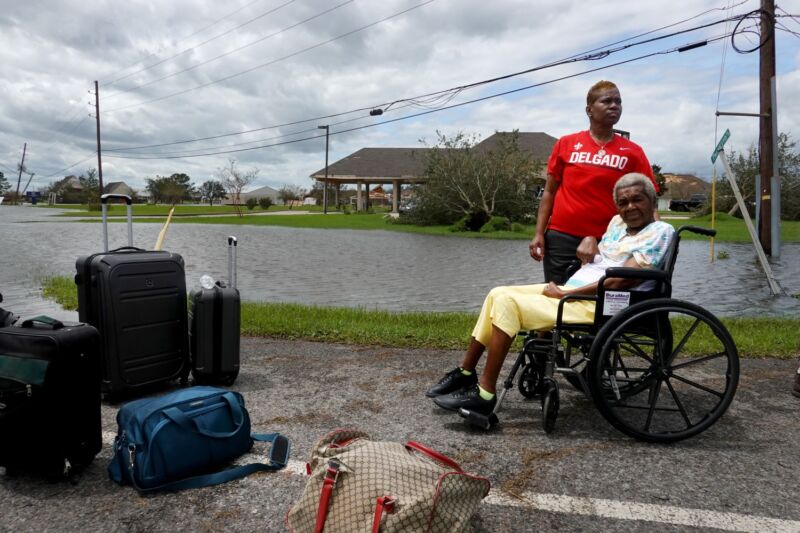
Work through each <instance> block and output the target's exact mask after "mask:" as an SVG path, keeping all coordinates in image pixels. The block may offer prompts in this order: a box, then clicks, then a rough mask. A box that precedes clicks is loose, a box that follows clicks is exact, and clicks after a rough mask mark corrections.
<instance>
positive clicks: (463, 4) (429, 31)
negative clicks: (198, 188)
mask: <svg viewBox="0 0 800 533" xmlns="http://www.w3.org/2000/svg"><path fill="white" fill-rule="evenodd" d="M286 1H287V0H262V1H260V2H255V3H251V2H247V1H245V0H239V1H237V2H236V3H228V4H225V3H220V2H211V1H209V0H172V1H170V2H159V3H156V2H152V1H147V0H131V1H128V2H121V1H113V0H106V1H101V2H83V1H80V2H79V1H78V0H48V1H47V2H45V1H44V0H34V1H28V2H13V3H10V4H11V5H9V6H6V7H5V11H4V12H3V13H1V14H0V60H1V61H2V64H3V66H4V68H3V70H2V73H1V74H0V90H1V91H2V94H3V95H4V97H3V98H2V99H0V163H2V164H4V165H6V166H9V167H12V168H13V166H14V165H15V164H16V162H18V160H19V156H20V153H21V149H22V144H23V143H25V142H27V143H28V146H29V152H30V159H29V168H30V169H31V170H32V171H34V170H35V171H36V172H37V178H36V181H35V184H38V185H46V183H47V182H49V181H53V180H54V179H56V178H58V177H60V176H61V175H63V174H66V173H80V172H82V171H84V170H85V169H86V168H90V167H92V166H94V165H95V163H94V160H92V159H90V160H89V161H86V162H83V163H81V164H79V165H77V166H76V167H75V168H73V169H70V170H68V171H65V172H63V173H61V174H56V175H54V176H52V177H50V178H45V176H46V175H47V174H50V173H55V172H56V171H58V170H60V169H62V168H64V167H66V166H68V165H71V164H73V163H75V162H77V161H79V160H81V159H84V158H87V157H90V158H91V155H92V152H93V150H94V142H95V139H94V137H95V130H94V119H93V118H88V117H87V116H86V115H87V114H88V113H90V112H92V107H91V106H90V105H89V104H88V102H89V101H90V100H93V98H94V96H93V95H91V94H88V93H87V91H88V90H93V81H94V80H95V79H97V80H99V81H100V82H101V84H104V85H101V90H100V94H101V97H102V100H101V110H103V111H104V112H103V114H102V115H101V119H102V126H101V127H102V130H101V131H102V134H103V135H102V137H103V145H104V148H106V149H113V148H124V147H130V146H141V145H148V144H160V143H169V142H173V141H176V140H184V139H193V138H201V137H208V136H216V135H220V134H223V133H228V132H237V131H244V130H250V129H255V128H264V127H267V126H271V125H277V124H283V123H287V122H293V121H298V120H304V119H309V118H313V117H321V116H324V115H329V114H335V113H340V112H344V111H348V110H352V109H358V108H363V107H367V106H371V105H378V104H381V103H385V102H391V101H393V100H395V99H399V98H405V97H409V96H414V95H419V94H424V93H427V92H431V91H437V90H440V89H444V88H448V87H452V86H457V85H460V84H464V83H470V82H474V81H478V80H481V79H486V78H491V77H494V76H498V75H502V74H506V73H510V72H514V71H519V70H523V69H526V68H530V67H532V66H535V65H541V64H544V63H546V62H550V61H553V60H556V59H559V58H563V57H566V56H569V55H571V54H574V53H577V52H581V51H584V50H588V49H591V48H595V47H597V46H601V45H607V44H608V43H612V42H615V41H618V40H620V39H625V38H628V37H631V36H633V35H636V34H639V33H642V32H645V31H649V30H653V29H655V28H658V27H660V26H663V25H666V24H669V23H672V22H677V21H680V20H682V19H685V18H688V17H690V16H693V15H696V14H698V13H701V12H703V11H705V10H707V9H711V8H718V7H723V6H724V3H720V2H714V1H711V0H703V1H696V0H671V1H666V0H654V1H652V2H622V1H610V2H605V3H602V4H587V3H586V2H581V1H578V0H574V1H560V2H555V1H546V2H536V3H533V2H530V1H527V0H504V1H502V2H485V1H482V0H436V1H435V2H433V3H431V4H429V5H426V6H424V7H421V8H419V9H416V10H413V11H410V12H409V13H406V14H404V15H402V16H399V17H396V18H393V19H391V20H389V21H386V22H383V23H381V24H378V25H376V26H374V27H371V28H369V29H367V30H364V31H361V32H357V33H354V34H352V35H349V36H347V37H344V38H342V39H339V40H335V41H333V42H331V43H328V44H325V45H323V46H318V47H315V45H317V44H319V43H322V42H324V41H326V40H329V39H333V38H335V37H336V36H338V35H341V34H344V33H346V32H349V31H352V30H354V29H357V28H359V27H361V26H365V25H367V24H370V23H372V22H374V21H376V20H379V19H381V18H384V17H387V16H389V15H391V14H393V13H396V12H399V11H401V10H403V9H407V8H409V7H411V6H414V5H417V4H418V3H420V1H421V0H383V1H381V2H374V1H368V0H356V1H354V2H352V3H350V4H348V5H345V6H343V7H341V8H340V9H336V10H334V11H332V12H331V13H329V14H327V15H325V16H323V17H320V18H318V19H315V20H313V21H310V22H308V23H305V24H301V25H299V26H297V27H296V28H293V29H290V30H287V31H285V32H283V33H280V34H278V35H275V36H273V37H270V38H268V39H264V38H265V37H266V36H268V35H270V34H273V33H276V32H279V31H280V30H282V29H284V28H287V27H288V26H290V25H292V24H296V23H298V22H299V21H302V20H304V19H307V18H309V17H312V16H314V15H315V14H317V13H320V12H322V11H323V10H326V9H330V8H332V7H334V6H336V5H338V4H339V3H341V1H337V0H330V1H323V0H297V1H295V2H292V3H290V4H289V5H286V6H285V7H283V8H280V9H277V10H276V11H275V12H274V13H272V14H270V15H267V16H263V17H261V18H258V19H257V20H254V21H253V22H252V23H249V24H246V25H244V26H242V27H241V28H239V29H236V30H235V31H232V32H231V33H229V34H227V35H225V36H224V37H221V38H218V39H214V40H213V41H211V42H209V43H207V44H204V45H202V46H199V43H201V42H203V41H205V40H208V39H211V38H212V37H214V36H216V35H219V34H221V33H223V32H226V31H227V30H230V29H232V28H235V27H236V26H239V25H242V24H244V23H245V22H247V21H248V20H250V19H255V18H256V17H258V16H259V15H261V14H263V13H265V12H267V11H268V10H271V9H275V8H277V7H278V6H280V5H281V4H283V3H285V2H286ZM248 3H250V4H251V5H249V6H248V7H246V8H245V9H242V10H241V11H240V12H238V13H236V14H235V15H233V16H231V17H229V18H226V19H225V20H223V21H221V22H220V23H218V24H215V25H213V26H211V27H209V28H207V29H205V30H204V31H202V32H198V33H197V34H196V35H192V34H193V33H194V32H196V31H197V30H199V29H201V28H204V27H206V26H209V25H210V24H211V23H212V22H214V21H215V20H217V19H220V18H221V17H223V16H225V15H227V14H229V13H231V12H233V11H235V10H237V9H239V8H241V7H243V6H245V5H247V4H248ZM755 7H757V2H756V1H755V0H750V1H749V2H748V3H747V4H746V5H742V6H739V7H737V8H736V9H735V10H734V11H735V12H737V13H743V12H745V11H747V10H749V9H754V8H755ZM722 16H724V12H723V11H716V12H713V13H709V14H706V15H704V16H703V17H701V18H698V19H696V20H695V21H692V22H689V23H687V24H685V25H684V26H682V27H689V26H691V25H693V24H698V23H702V22H708V21H711V20H715V19H718V18H720V17H722ZM723 29H724V27H723V26H719V27H716V28H712V29H709V30H706V31H704V32H701V33H698V34H696V35H695V34H693V35H691V36H685V37H680V38H676V39H671V40H669V41H665V42H663V43H656V44H654V45H651V46H650V47H641V48H637V49H636V50H630V51H626V52H620V53H619V54H616V55H613V56H611V57H609V58H608V59H606V60H603V61H594V62H588V63H580V64H576V65H568V66H562V67H558V68H555V69H549V70H546V71H542V72H537V73H532V74H527V75H524V76H520V77H518V78H515V79H513V80H507V81H504V82H501V83H497V84H493V85H492V86H487V87H483V88H479V89H473V90H470V91H465V92H463V93H462V94H459V95H457V96H456V97H455V98H454V99H453V100H452V101H451V102H450V103H457V102H462V101H465V100H468V99H471V98H476V97H480V96H486V95H489V94H492V93H495V92H500V91H503V90H509V89H513V88H517V87H522V86H525V85H530V84H534V83H541V82H546V81H548V80H552V79H554V78H557V77H560V76H565V75H569V74H574V73H577V72H581V71H583V70H585V69H588V68H594V67H598V66H601V65H603V64H608V63H610V62H613V61H618V60H622V59H625V58H632V57H634V56H635V55H638V54H641V53H646V52H648V51H656V50H660V49H665V48H668V47H673V46H679V45H682V44H685V43H687V42H692V41H693V40H697V39H700V38H701V37H702V36H713V35H716V34H718V33H720V32H721V31H722V30H723ZM187 36H190V37H187ZM259 39H262V41H261V42H258V43H256V44H252V45H251V46H246V45H248V44H250V43H253V42H254V41H256V40H259ZM777 45H778V50H779V72H778V79H779V99H780V107H779V110H780V112H779V126H780V129H781V131H787V132H790V133H794V134H795V135H794V137H795V138H796V139H797V138H798V136H800V132H799V131H798V129H799V128H798V126H800V124H798V121H800V119H798V118H797V117H800V102H797V99H793V98H789V97H788V95H791V94H800V41H798V40H797V39H796V37H794V36H792V35H789V34H787V33H785V32H779V33H778V42H777ZM243 46H246V48H243V49H242V50H240V51H237V52H233V53H230V54H228V55H226V56H225V57H223V58H221V59H218V60H214V61H211V62H209V63H208V64H206V65H202V66H199V67H197V68H193V67H195V66H196V65H198V64H199V63H202V62H206V61H209V60H211V59H212V58H214V57H216V56H218V55H221V54H226V53H227V52H230V51H232V50H234V49H236V48H239V47H243ZM306 48H310V49H309V50H308V51H305V52H303V50H304V49H306ZM187 49H188V51H186V52H185V53H182V54H179V55H176V54H178V52H181V51H183V50H187ZM722 49H723V46H722V44H721V43H717V44H714V45H711V46H708V47H705V48H700V49H697V50H693V51H691V52H688V53H687V54H680V55H671V56H656V57H653V58H650V59H648V60H645V61H640V62H636V63H631V64H628V65H624V66H620V67H615V68H612V69H608V70H604V71H601V72H597V73H593V74H589V75H585V76H580V77H577V78H572V79H567V80H564V81H560V82H558V83H554V84H551V85H544V86H542V87H539V88H535V89H531V90H527V91H524V92H520V93H516V94H514V95H509V96H506V97H502V98H496V99H491V100H487V101H485V102H482V103H479V104H474V105H470V106H465V107H461V108H458V109H454V110H450V111H443V112H439V113H434V114H431V115H427V116H422V117H418V118H414V119H410V120H407V121H402V122H397V123H394V124H391V125H384V126H379V127H374V128H368V129H363V130H359V131H354V132H350V133H347V134H343V135H337V134H336V132H337V131H341V130H343V129H345V128H349V127H354V126H358V125H366V124H372V123H375V122H376V121H378V120H384V119H391V118H394V117H398V116H403V115H405V114H410V113H414V112H419V111H422V109H421V108H413V107H409V108H406V109H401V108H400V106H398V107H396V108H394V109H393V110H392V111H390V112H387V113H386V114H385V115H384V116H382V117H379V119H376V118H372V117H369V116H368V115H367V113H366V112H361V113H359V114H355V115H348V116H343V117H339V118H330V119H320V120H318V121H311V122H307V123H304V124H299V125H294V126H283V127H280V128H274V129H268V130H264V131H258V132H253V133H250V134H246V135H241V136H232V137H225V138H220V139H214V140H208V141H204V142H202V143H186V144H180V145H176V146H168V147H162V148H151V149H142V150H141V153H142V154H158V153H161V154H167V153H176V152H179V153H180V152H186V151H190V150H195V152H193V153H200V152H198V150H200V151H202V150H206V151H208V152H215V151H225V150H236V149H241V148H247V147H250V146H254V145H259V144H272V143H277V142H281V141H286V140H291V139H294V138H297V137H305V136H314V135H322V134H323V132H322V131H321V130H316V126H317V125H318V124H322V123H328V124H331V133H333V134H334V135H332V136H331V160H333V161H335V160H336V159H338V158H341V157H344V156H346V155H348V154H349V153H351V152H353V151H355V150H357V149H359V148H362V147H364V146H418V145H419V142H418V141H419V139H421V138H425V139H427V140H428V141H429V142H433V141H434V140H435V137H436V135H435V132H436V130H441V131H443V132H446V133H455V132H458V131H464V132H467V133H476V134H479V135H482V136H484V137H485V136H487V135H490V134H491V133H492V132H494V131H495V130H508V129H512V128H519V129H521V130H528V131H545V132H547V133H550V134H551V135H554V136H558V135H562V134H565V133H568V132H570V131H574V130H578V129H583V128H585V127H586V120H585V115H584V114H583V99H584V96H585V92H586V89H587V88H588V86H589V85H591V83H593V82H594V81H596V80H598V79H601V78H606V79H613V80H615V81H616V82H617V83H618V84H619V85H620V87H621V89H622V93H623V98H624V100H625V113H624V115H623V120H622V121H621V123H620V127H622V128H624V129H630V130H631V131H632V132H633V133H634V139H635V140H636V141H637V142H639V143H640V144H642V145H643V146H644V147H645V150H646V151H647V153H648V155H649V157H650V159H651V160H652V162H654V163H658V164H660V165H662V167H663V168H664V169H665V170H667V171H675V172H684V171H694V172H697V173H698V174H701V175H704V176H708V175H710V173H711V167H710V162H709V161H708V156H709V155H710V150H711V149H712V148H713V145H714V130H715V126H717V130H718V132H717V133H718V134H721V133H720V131H719V130H722V131H724V129H725V128H726V127H730V128H731V129H732V131H733V132H734V133H733V137H732V139H731V145H732V146H733V147H734V148H736V149H738V150H742V149H746V147H747V146H749V145H750V143H752V142H754V140H755V139H756V138H757V124H755V123H754V121H748V119H736V120H722V119H720V120H719V122H717V121H716V119H715V117H714V110H715V107H716V101H717V88H718V81H719V67H720V60H721V57H722ZM174 55H176V57H174V58H172V59H169V60H168V61H164V62H163V63H161V64H159V65H157V66H153V67H152V68H146V69H144V70H142V71H141V72H136V71H137V70H141V69H143V68H144V67H147V66H149V65H153V64H154V63H156V62H157V61H160V60H161V59H164V58H169V57H171V56H174ZM289 56H291V57H289ZM283 58H285V59H283ZM757 61H758V59H757V54H750V55H739V54H734V53H732V52H731V51H730V49H728V53H727V56H726V66H725V76H724V80H723V84H722V92H721V95H720V108H724V109H735V110H748V111H754V110H756V108H757V100H758V94H757V90H758V89H757ZM265 63H271V64H269V65H267V66H263V67H259V65H263V64H265ZM184 69H191V70H188V71H187V72H183V73H180V74H177V75H174V76H173V75H172V74H173V73H176V72H178V71H180V70H184ZM250 69H252V71H251V72H248V73H244V74H241V75H237V74H238V73H241V72H244V71H246V70H250ZM127 74H132V75H130V76H128V77H126V78H125V79H123V80H120V81H119V82H118V83H115V84H111V85H109V82H111V81H113V80H115V79H116V78H119V77H121V76H124V75H127ZM229 76H234V77H232V78H230V79H228V80H226V81H222V82H219V83H213V84H211V85H208V86H207V87H204V88H199V89H194V88H195V87H197V86H199V85H203V84H209V83H211V82H214V81H215V80H220V79H222V78H225V77H229ZM159 78H164V79H163V80H161V81H157V82H154V80H157V79H159ZM141 84H148V85H146V86H143V87H141V88H138V89H134V90H131V91H128V92H122V93H120V94H117V95H116V96H115V93H117V92H119V91H124V90H125V89H130V88H133V87H135V86H137V85H141ZM182 91H185V93H184V94H180V95H176V96H171V97H170V95H172V94H174V93H178V92H182ZM152 99H160V100H157V101H153V102H151V103H145V104H141V105H139V103H140V102H143V101H147V100H152ZM123 106H131V107H129V108H127V109H121V110H118V111H113V110H114V109H116V108H120V107H123ZM348 119H356V120H353V121H352V122H348V123H344V124H340V125H336V123H337V122H339V121H341V120H348ZM306 129H310V130H312V131H310V132H306V133H298V134H296V135H294V136H290V137H286V138H278V139H276V138H275V137H278V136H280V135H290V134H292V133H294V132H299V131H302V130H306ZM251 141H252V144H241V143H247V142H251ZM112 155H113V154H112V153H110V152H109V153H107V154H106V156H104V159H103V166H104V175H105V176H107V179H109V180H117V179H124V180H126V181H129V182H130V183H131V184H133V185H134V186H138V187H142V186H143V185H144V180H145V178H147V177H151V176H154V175H156V174H161V175H164V174H170V173H172V172H186V173H187V174H189V175H190V176H192V178H193V179H194V181H196V182H198V183H200V182H202V181H205V180H206V179H209V178H210V177H211V176H212V175H213V173H214V171H215V170H216V169H217V168H218V167H220V166H222V165H224V164H225V162H226V161H227V159H228V158H229V157H235V158H237V159H238V160H239V163H240V165H242V166H244V167H252V166H257V167H259V168H260V169H261V173H260V176H259V183H258V184H259V185H263V184H269V185H273V186H280V185H282V184H284V183H294V184H298V185H302V186H306V187H307V186H309V185H310V181H309V180H308V175H309V174H310V173H311V172H313V171H315V170H316V169H318V168H320V167H321V166H322V164H323V163H324V138H321V137H320V138H317V139H313V140H309V141H306V142H298V143H294V144H286V145H282V146H275V147H270V148H263V149H259V150H252V151H243V152H238V153H233V154H219V155H214V156H207V157H194V158H184V159H141V160H134V159H119V158H114V157H112Z"/></svg>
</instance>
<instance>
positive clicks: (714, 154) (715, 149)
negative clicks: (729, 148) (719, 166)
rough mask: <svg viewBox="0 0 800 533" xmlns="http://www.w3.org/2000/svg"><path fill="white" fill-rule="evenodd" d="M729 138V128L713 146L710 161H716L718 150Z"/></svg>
mask: <svg viewBox="0 0 800 533" xmlns="http://www.w3.org/2000/svg"><path fill="white" fill-rule="evenodd" d="M730 138H731V130H725V133H723V134H722V138H721V139H720V140H719V142H718V143H717V146H716V148H714V153H713V154H711V162H712V163H716V162H717V155H718V154H719V152H720V150H722V147H723V146H725V143H726V142H728V139H730Z"/></svg>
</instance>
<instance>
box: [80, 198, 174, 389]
mask: <svg viewBox="0 0 800 533" xmlns="http://www.w3.org/2000/svg"><path fill="white" fill-rule="evenodd" d="M109 198H122V199H124V200H125V202H126V204H127V209H128V246H126V247H123V248H118V249H116V250H112V251H110V252H109V251H108V231H107V216H106V208H107V201H108V199H109ZM101 203H102V209H103V240H104V246H105V250H106V251H105V252H102V253H97V254H93V255H90V256H87V257H79V258H78V260H77V261H76V263H75V267H76V269H77V274H76V276H75V283H76V285H77V286H78V317H79V320H80V321H81V322H87V323H89V324H91V325H93V326H95V327H96V328H97V329H98V331H99V332H100V339H101V350H100V354H101V358H100V360H101V365H100V367H101V370H102V380H101V388H102V391H103V392H105V393H109V394H115V393H118V392H122V391H130V390H135V389H137V388H139V387H143V386H146V385H151V384H155V383H160V382H166V381H172V380H174V379H178V378H180V379H181V380H182V381H183V382H185V381H186V378H187V377H188V374H189V341H188V336H187V335H188V323H187V315H186V274H185V272H184V263H183V258H182V257H181V256H180V255H178V254H174V253H170V252H163V251H146V250H142V249H140V248H134V247H133V229H132V227H133V224H132V217H131V199H130V197H128V196H125V195H114V194H104V195H103V196H102V197H101Z"/></svg>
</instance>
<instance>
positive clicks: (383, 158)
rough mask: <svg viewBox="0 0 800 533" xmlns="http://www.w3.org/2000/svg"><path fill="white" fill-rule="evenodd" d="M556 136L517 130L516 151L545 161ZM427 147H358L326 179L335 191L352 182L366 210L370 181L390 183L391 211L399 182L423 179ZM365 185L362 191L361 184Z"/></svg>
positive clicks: (487, 146) (485, 145)
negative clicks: (517, 148) (517, 147)
mask: <svg viewBox="0 0 800 533" xmlns="http://www.w3.org/2000/svg"><path fill="white" fill-rule="evenodd" d="M505 135H512V133H510V132H497V133H495V134H494V135H491V136H490V137H487V138H486V139H484V140H483V141H481V142H479V143H478V144H476V145H475V147H474V149H475V150H485V151H490V150H492V149H494V148H496V147H497V146H498V144H499V143H500V141H501V140H502V137H503V136H505ZM555 143H556V138H555V137H552V136H550V135H548V134H546V133H543V132H519V133H517V145H518V146H519V148H520V150H521V151H522V152H525V153H529V154H530V156H531V157H532V158H533V159H535V160H537V161H541V162H543V163H546V162H547V158H548V157H549V156H550V152H551V151H552V150H553V145H555ZM430 150H432V149H431V148H362V149H360V150H358V151H357V152H354V153H352V154H350V155H348V156H347V157H344V158H342V159H340V160H338V161H336V162H334V163H331V164H330V165H328V172H327V181H328V184H329V185H331V184H332V185H334V187H335V190H336V191H337V192H338V190H339V188H340V186H341V185H345V184H355V185H356V191H357V193H356V198H357V201H356V205H357V208H358V210H359V211H361V210H364V209H366V205H365V204H366V199H367V191H369V187H370V185H372V184H389V183H391V184H392V190H393V194H392V212H393V213H397V212H398V209H399V199H400V194H396V193H395V191H397V192H399V191H401V190H402V186H403V185H409V184H413V183H422V182H423V181H425V169H426V166H427V164H428V153H429V152H430ZM311 178H312V179H315V180H317V181H320V182H322V181H325V179H326V173H325V168H324V167H323V168H321V169H320V170H317V171H316V172H314V173H313V174H311ZM364 186H366V188H365V191H364V192H363V193H362V187H364Z"/></svg>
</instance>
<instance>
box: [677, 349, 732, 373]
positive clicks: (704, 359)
mask: <svg viewBox="0 0 800 533" xmlns="http://www.w3.org/2000/svg"><path fill="white" fill-rule="evenodd" d="M727 355H728V354H727V353H726V352H718V353H714V354H711V355H707V356H705V357H698V358H697V359H692V360H691V361H686V362H685V363H680V364H677V365H674V366H671V367H670V368H671V369H672V370H678V369H681V368H686V367H687V366H692V365H696V364H698V363H705V362H707V361H711V360H712V359H717V358H720V357H726V356H727Z"/></svg>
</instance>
